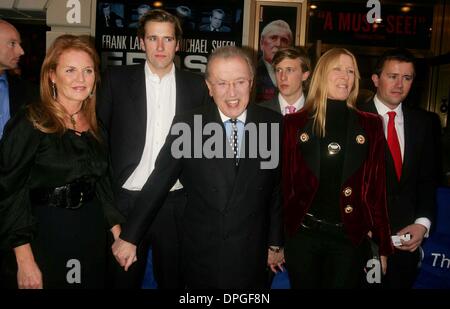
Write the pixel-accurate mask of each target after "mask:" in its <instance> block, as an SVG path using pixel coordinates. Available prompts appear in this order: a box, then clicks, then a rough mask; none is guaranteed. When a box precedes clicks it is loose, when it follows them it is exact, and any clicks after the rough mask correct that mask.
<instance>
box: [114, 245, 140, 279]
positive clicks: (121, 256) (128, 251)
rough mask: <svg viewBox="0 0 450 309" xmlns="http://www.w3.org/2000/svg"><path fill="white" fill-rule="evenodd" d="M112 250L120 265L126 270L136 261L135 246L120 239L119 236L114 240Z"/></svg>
mask: <svg viewBox="0 0 450 309" xmlns="http://www.w3.org/2000/svg"><path fill="white" fill-rule="evenodd" d="M111 248H112V252H113V255H114V257H115V258H116V260H117V262H118V263H119V265H120V266H122V267H124V268H125V271H128V268H129V267H130V266H131V264H133V263H134V262H136V261H137V257H136V246H135V245H133V244H132V243H130V242H127V241H125V240H122V239H121V238H120V237H119V238H118V239H117V240H116V241H114V243H113V245H112V247H111Z"/></svg>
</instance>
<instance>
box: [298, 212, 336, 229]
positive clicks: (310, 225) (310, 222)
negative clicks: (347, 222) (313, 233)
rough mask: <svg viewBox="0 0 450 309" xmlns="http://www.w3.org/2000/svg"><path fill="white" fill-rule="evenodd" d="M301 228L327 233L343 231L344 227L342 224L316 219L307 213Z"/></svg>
mask: <svg viewBox="0 0 450 309" xmlns="http://www.w3.org/2000/svg"><path fill="white" fill-rule="evenodd" d="M301 226H302V227H303V228H306V229H316V230H321V231H327V232H338V231H342V230H343V227H344V225H343V224H342V223H331V222H328V221H325V220H323V219H319V218H316V217H315V216H314V215H312V214H310V213H307V214H306V215H305V218H304V219H303V221H302V223H301Z"/></svg>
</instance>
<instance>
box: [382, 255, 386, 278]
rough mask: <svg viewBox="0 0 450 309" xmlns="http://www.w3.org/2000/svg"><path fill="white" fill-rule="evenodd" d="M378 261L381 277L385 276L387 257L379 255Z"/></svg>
mask: <svg viewBox="0 0 450 309" xmlns="http://www.w3.org/2000/svg"><path fill="white" fill-rule="evenodd" d="M380 260H381V271H382V272H383V275H386V270H387V256H385V255H380Z"/></svg>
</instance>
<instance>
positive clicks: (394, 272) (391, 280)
mask: <svg viewBox="0 0 450 309" xmlns="http://www.w3.org/2000/svg"><path fill="white" fill-rule="evenodd" d="M419 262H420V249H417V250H416V251H414V252H409V251H401V250H398V249H395V252H394V254H392V255H390V256H389V257H388V264H387V270H386V275H385V276H384V277H383V278H382V280H381V286H382V288H385V289H411V288H412V287H413V285H414V282H415V281H416V278H417V276H418V274H419V267H418V266H419Z"/></svg>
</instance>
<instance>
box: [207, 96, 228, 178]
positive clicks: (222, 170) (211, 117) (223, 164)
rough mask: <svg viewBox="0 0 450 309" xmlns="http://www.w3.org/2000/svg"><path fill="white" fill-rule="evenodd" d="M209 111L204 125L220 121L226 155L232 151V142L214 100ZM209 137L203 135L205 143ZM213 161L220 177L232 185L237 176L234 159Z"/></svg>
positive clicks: (208, 108) (216, 159)
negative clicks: (229, 141)
mask: <svg viewBox="0 0 450 309" xmlns="http://www.w3.org/2000/svg"><path fill="white" fill-rule="evenodd" d="M206 108H207V112H206V114H205V119H204V121H203V127H204V126H205V125H206V124H207V123H218V124H219V125H220V126H221V127H222V132H223V139H222V142H223V146H224V147H223V149H224V152H225V153H224V155H225V154H226V151H230V153H231V148H230V144H229V143H228V140H227V133H226V130H225V126H224V124H223V122H222V119H221V118H220V114H219V110H218V109H217V106H216V104H215V103H214V102H211V104H208V105H207V107H206ZM206 139H207V138H206V137H203V143H204V142H205V140H206ZM205 160H209V159H205ZM211 161H212V162H213V164H214V165H215V167H216V168H217V170H218V174H219V175H220V176H219V177H222V178H223V179H224V181H225V183H227V184H229V185H232V184H233V183H234V180H235V177H236V169H235V164H234V159H226V158H224V159H222V158H215V159H212V160H211Z"/></svg>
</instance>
